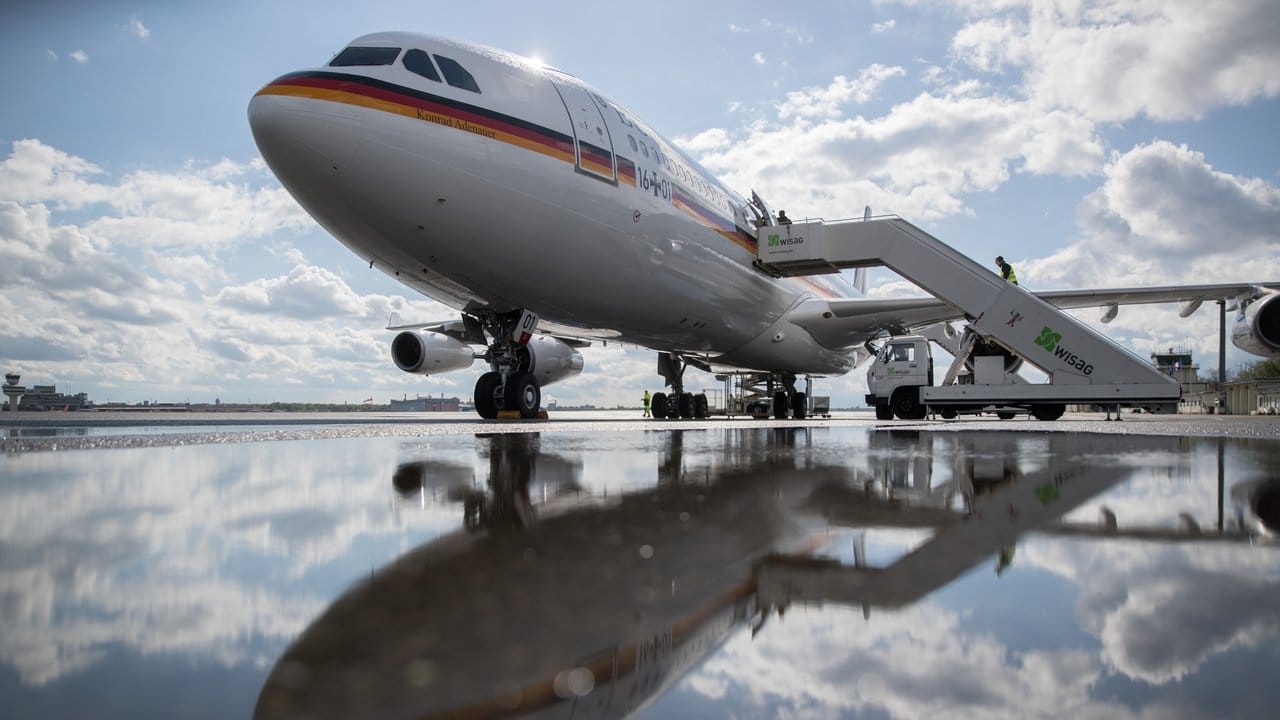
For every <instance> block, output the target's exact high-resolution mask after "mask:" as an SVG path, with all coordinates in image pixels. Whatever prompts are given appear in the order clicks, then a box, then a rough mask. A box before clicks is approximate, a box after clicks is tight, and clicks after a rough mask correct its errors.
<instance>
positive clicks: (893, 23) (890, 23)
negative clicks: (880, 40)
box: [871, 18, 898, 33]
mask: <svg viewBox="0 0 1280 720" xmlns="http://www.w3.org/2000/svg"><path fill="white" fill-rule="evenodd" d="M897 26H898V21H897V20H894V19H893V18H889V19H888V20H885V21H884V22H881V23H875V24H874V25H872V26H871V32H873V33H886V32H889V31H890V30H892V29H894V28H895V27H897Z"/></svg>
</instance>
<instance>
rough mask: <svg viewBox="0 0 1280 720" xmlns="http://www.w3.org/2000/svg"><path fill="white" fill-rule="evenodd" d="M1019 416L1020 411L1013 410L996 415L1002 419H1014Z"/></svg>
mask: <svg viewBox="0 0 1280 720" xmlns="http://www.w3.org/2000/svg"><path fill="white" fill-rule="evenodd" d="M1017 416H1018V413H1011V412H998V413H996V417H998V418H1000V419H1001V420H1012V419H1014V418H1015V417H1017Z"/></svg>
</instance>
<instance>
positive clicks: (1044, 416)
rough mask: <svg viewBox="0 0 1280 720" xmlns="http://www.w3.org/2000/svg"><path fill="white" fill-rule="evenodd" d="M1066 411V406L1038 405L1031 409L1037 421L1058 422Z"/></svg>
mask: <svg viewBox="0 0 1280 720" xmlns="http://www.w3.org/2000/svg"><path fill="white" fill-rule="evenodd" d="M1066 411H1067V406H1066V405H1038V406H1036V407H1034V408H1032V409H1031V414H1032V415H1033V416H1035V419H1037V420H1057V419H1058V418H1060V417H1062V413H1064V412H1066Z"/></svg>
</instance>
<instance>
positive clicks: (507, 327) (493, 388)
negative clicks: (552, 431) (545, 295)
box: [464, 310, 542, 420]
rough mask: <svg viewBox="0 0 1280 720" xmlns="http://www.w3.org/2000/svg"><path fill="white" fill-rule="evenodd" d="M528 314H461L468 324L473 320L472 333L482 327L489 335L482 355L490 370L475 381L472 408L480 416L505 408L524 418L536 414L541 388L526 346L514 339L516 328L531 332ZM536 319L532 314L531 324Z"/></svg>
mask: <svg viewBox="0 0 1280 720" xmlns="http://www.w3.org/2000/svg"><path fill="white" fill-rule="evenodd" d="M529 317H530V316H529V315H527V314H526V313H524V312H522V311H519V310H515V311H512V312H507V313H497V312H493V311H491V310H483V311H480V312H478V313H476V314H475V315H474V316H464V318H465V319H466V320H467V324H468V325H472V323H474V330H475V332H479V331H480V329H481V328H483V331H484V333H487V334H488V335H489V337H491V338H492V341H491V342H490V343H489V348H488V350H487V351H486V352H485V354H484V359H485V360H486V361H488V363H489V367H490V368H492V371H491V372H487V373H485V374H483V375H481V376H480V379H479V380H477V381H476V389H475V407H476V413H477V414H479V415H480V417H482V418H485V419H489V420H492V419H493V418H496V417H498V413H499V412H502V411H504V410H512V411H515V412H518V413H519V414H520V417H521V418H524V419H526V420H528V419H532V418H536V417H537V416H538V410H539V409H541V407H542V390H541V388H539V387H538V379H537V378H536V377H534V375H533V373H531V372H529V349H528V348H526V347H525V346H524V345H523V344H522V343H520V342H518V341H517V340H516V339H515V336H516V332H517V330H524V331H532V329H533V328H532V325H531V324H530V322H529V320H528V318H529ZM536 322H537V319H536V316H534V319H533V323H536ZM522 325H529V327H522ZM468 330H471V328H470V327H469V328H468ZM526 339H527V337H526Z"/></svg>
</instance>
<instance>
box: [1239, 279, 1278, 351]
mask: <svg viewBox="0 0 1280 720" xmlns="http://www.w3.org/2000/svg"><path fill="white" fill-rule="evenodd" d="M1231 343H1232V344H1233V345H1235V346H1236V347H1238V348H1240V349H1241V350H1244V351H1245V352H1248V353H1253V354H1254V355H1261V356H1263V357H1276V356H1280V294H1274V295H1268V296H1267V297H1264V298H1262V299H1261V300H1258V301H1256V302H1252V303H1249V306H1248V307H1247V308H1245V311H1244V315H1242V316H1240V318H1239V319H1238V320H1236V324H1235V325H1234V326H1232V328H1231Z"/></svg>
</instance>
